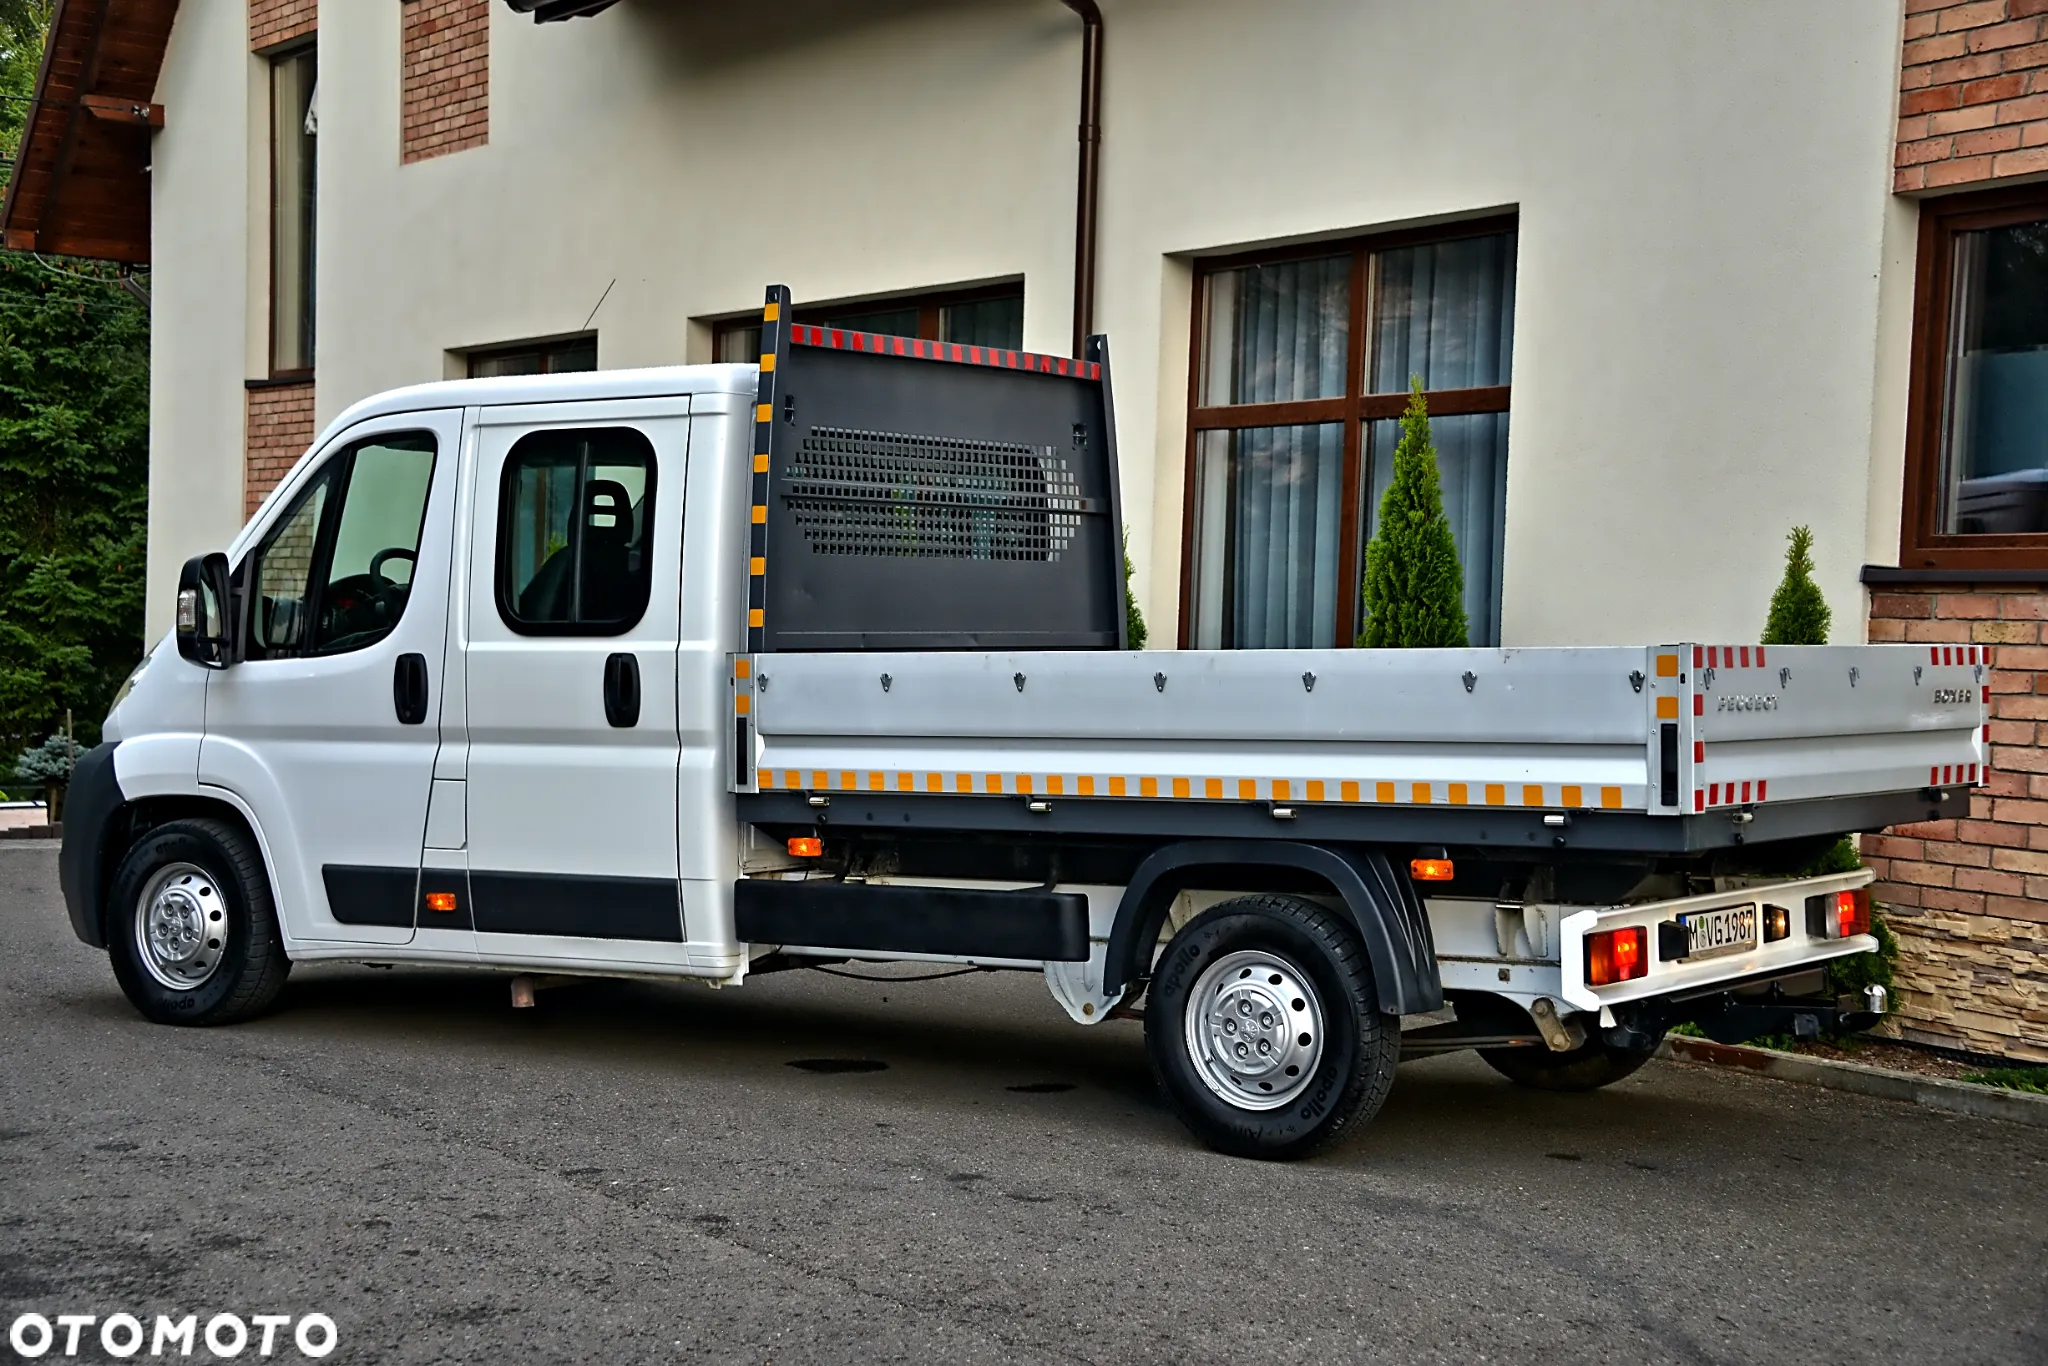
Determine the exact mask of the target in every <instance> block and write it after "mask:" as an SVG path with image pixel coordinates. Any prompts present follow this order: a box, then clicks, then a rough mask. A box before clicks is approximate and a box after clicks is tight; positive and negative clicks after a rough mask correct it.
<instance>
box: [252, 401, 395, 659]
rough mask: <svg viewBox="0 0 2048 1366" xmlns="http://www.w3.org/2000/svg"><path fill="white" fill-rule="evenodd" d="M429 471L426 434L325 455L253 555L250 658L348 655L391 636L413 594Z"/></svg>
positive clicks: (371, 442)
mask: <svg viewBox="0 0 2048 1366" xmlns="http://www.w3.org/2000/svg"><path fill="white" fill-rule="evenodd" d="M433 475H434V438H433V437H432V436H430V435H428V434H426V433H424V432H407V433H403V434H398V435H391V436H375V437H371V438H369V439H367V440H365V441H359V442H357V443H355V444H354V445H352V446H350V447H348V448H347V449H346V450H344V451H342V452H341V453H340V454H338V455H336V456H335V457H334V458H333V459H331V460H330V461H328V463H327V466H326V468H324V469H323V470H321V471H320V473H319V474H318V475H317V476H315V478H314V482H313V483H312V484H311V485H310V486H308V487H307V488H306V489H305V491H304V492H302V493H301V494H300V495H299V496H298V498H297V500H296V501H294V502H293V504H292V505H291V507H290V509H288V510H287V511H286V512H285V514H284V516H283V517H282V518H280V519H279V521H278V523H277V526H276V527H275V528H274V529H272V531H271V533H270V534H269V535H268V536H267V537H265V538H264V541H263V544H262V545H261V546H260V547H259V548H258V549H257V551H256V554H255V555H254V557H253V560H252V565H251V569H250V573H249V575H248V580H247V581H248V584H249V586H250V591H249V656H250V657H251V658H253V659H275V658H282V657H286V656H291V655H332V654H344V653H347V652H348V651H350V650H360V649H362V648H364V647H365V646H368V645H374V644H376V643H377V642H378V641H380V640H382V639H383V638H384V637H385V636H387V635H389V634H390V633H391V630H392V628H393V627H395V626H396V625H398V620H399V618H400V617H401V616H403V615H404V614H405V605H406V601H407V599H408V598H409V597H410V596H411V594H412V579H413V568H414V565H415V563H416V561H417V560H418V557H419V547H420V533H421V530H422V528H423V527H424V526H425V523H426V515H427V494H428V491H429V489H430V487H431V485H432V482H433Z"/></svg>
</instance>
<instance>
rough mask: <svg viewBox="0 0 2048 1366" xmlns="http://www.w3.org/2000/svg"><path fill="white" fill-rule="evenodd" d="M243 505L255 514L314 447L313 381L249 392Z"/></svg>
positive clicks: (244, 428)
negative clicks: (278, 484) (258, 506)
mask: <svg viewBox="0 0 2048 1366" xmlns="http://www.w3.org/2000/svg"><path fill="white" fill-rule="evenodd" d="M242 438H243V450H244V455H243V458H242V501H243V504H244V509H243V510H244V514H245V515H246V514H247V513H250V512H254V511H255V510H256V505H257V504H258V503H261V502H262V501H263V498H264V495H266V494H268V493H269V492H270V491H271V490H272V489H273V488H276V487H277V481H278V480H280V479H282V478H284V476H285V474H286V473H287V472H288V471H290V469H291V467H292V466H293V465H296V464H297V463H298V462H299V457H300V456H302V455H304V454H305V453H306V448H307V447H308V446H310V445H312V444H313V381H312V380H303V381H299V382H296V383H291V384H263V385H258V386H257V387H255V388H253V389H250V390H248V391H247V407H246V410H245V413H244V416H243V425H242Z"/></svg>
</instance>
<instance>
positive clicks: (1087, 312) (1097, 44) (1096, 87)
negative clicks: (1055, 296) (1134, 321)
mask: <svg viewBox="0 0 2048 1366" xmlns="http://www.w3.org/2000/svg"><path fill="white" fill-rule="evenodd" d="M1060 3H1062V4H1064V5H1065V6H1066V7H1067V8H1068V9H1070V10H1072V11H1073V12H1074V13H1076V14H1078V15H1080V16H1081V183H1080V187H1079V189H1078V190H1077V191H1076V192H1075V195H1074V355H1075V356H1077V357H1078V356H1080V355H1081V354H1082V352H1083V350H1084V349H1085V348H1086V347H1087V345H1088V334H1089V333H1090V332H1093V331H1094V330H1095V216H1096V205H1097V202H1098V191H1099V188H1100V186H1101V182H1102V11H1101V10H1100V9H1098V8H1096V5H1095V0H1060Z"/></svg>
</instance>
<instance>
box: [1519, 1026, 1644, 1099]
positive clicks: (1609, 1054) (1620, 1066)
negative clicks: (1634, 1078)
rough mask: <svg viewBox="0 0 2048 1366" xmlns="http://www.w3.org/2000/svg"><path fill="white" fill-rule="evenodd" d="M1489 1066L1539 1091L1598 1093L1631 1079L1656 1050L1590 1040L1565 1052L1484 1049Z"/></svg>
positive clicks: (1529, 1049)
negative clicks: (1624, 1079)
mask: <svg viewBox="0 0 2048 1366" xmlns="http://www.w3.org/2000/svg"><path fill="white" fill-rule="evenodd" d="M1479 1056H1480V1057H1481V1058H1483V1059H1485V1061H1486V1065H1487V1066H1488V1067H1491V1068H1492V1069H1493V1070H1494V1071H1496V1072H1498V1073H1500V1074H1501V1075H1502V1076H1504V1077H1506V1078H1507V1079H1508V1080H1509V1081H1511V1082H1513V1083H1515V1085H1517V1086H1527V1087H1530V1088H1532V1089H1534V1090H1537V1091H1597V1090H1599V1089H1600V1088H1601V1087H1603V1086H1612V1085H1613V1084H1614V1083H1615V1082H1618V1081H1620V1080H1621V1079H1622V1078H1624V1077H1627V1076H1631V1075H1633V1074H1634V1073H1635V1071H1636V1069H1637V1068H1639V1067H1641V1066H1642V1065H1643V1064H1644V1063H1646V1062H1648V1061H1649V1060H1650V1059H1651V1058H1652V1057H1654V1056H1656V1050H1655V1049H1648V1050H1645V1049H1636V1048H1617V1047H1615V1046H1614V1045H1613V1044H1609V1043H1603V1042H1601V1041H1600V1040H1599V1039H1590V1040H1588V1041H1587V1042H1585V1043H1583V1044H1581V1045H1580V1046H1579V1047H1577V1048H1574V1049H1571V1050H1570V1051H1568V1052H1564V1053H1553V1052H1551V1051H1550V1050H1549V1049H1547V1048H1537V1047H1525V1048H1482V1049H1480V1050H1479Z"/></svg>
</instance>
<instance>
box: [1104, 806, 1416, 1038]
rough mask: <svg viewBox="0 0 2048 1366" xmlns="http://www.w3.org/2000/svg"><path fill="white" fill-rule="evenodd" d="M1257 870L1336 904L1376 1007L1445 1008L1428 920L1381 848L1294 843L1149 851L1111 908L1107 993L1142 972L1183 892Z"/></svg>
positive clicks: (1217, 843)
mask: <svg viewBox="0 0 2048 1366" xmlns="http://www.w3.org/2000/svg"><path fill="white" fill-rule="evenodd" d="M1260 870H1266V871H1272V872H1278V871H1280V870H1288V871H1290V872H1291V873H1292V874H1294V875H1295V878H1296V879H1297V880H1298V879H1299V878H1300V877H1301V876H1304V875H1305V876H1306V877H1308V878H1309V879H1312V880H1313V881H1315V882H1318V883H1320V884H1322V885H1323V886H1324V887H1327V888H1328V890H1329V891H1330V892H1331V893H1332V894H1334V895H1335V896H1336V897H1337V898H1338V900H1339V901H1341V902H1342V903H1343V905H1344V909H1345V910H1346V911H1347V912H1348V913H1349V915H1350V917H1351V922H1352V924H1353V926H1354V927H1355V928H1356V929H1357V930H1358V936H1359V939H1360V940H1361V941H1362V942H1363V943H1364V945H1365V951H1366V957H1367V959H1368V960H1369V961H1370V962H1371V964H1372V972H1373V983H1374V987H1375V989H1376V991H1377V992H1378V994H1379V1005H1380V1010H1381V1012H1382V1013H1384V1014H1389V1015H1413V1014H1421V1013H1425V1012H1428V1011H1432V1010H1436V1009H1439V1008H1440V1007H1441V1006H1442V1005H1443V1003H1444V992H1443V981H1442V979H1441V977H1440V976H1439V974H1438V972H1437V966H1436V942H1435V940H1434V938H1433V937H1432V936H1431V934H1430V929H1429V917H1428V915H1427V914H1426V913H1425V912H1424V910H1423V906H1422V899H1421V898H1420V897H1419V896H1417V895H1416V893H1415V888H1414V886H1413V884H1411V883H1410V882H1409V881H1408V879H1407V878H1405V877H1402V876H1400V874H1399V873H1398V872H1397V871H1396V869H1395V867H1394V864H1393V862H1392V861H1391V860H1390V859H1389V858H1388V857H1387V856H1386V854H1385V853H1384V852H1382V851H1380V850H1378V849H1372V848H1359V847H1351V846H1338V845H1320V844H1304V843H1300V842H1296V841H1292V840H1191V841H1187V842H1185V843H1180V844H1170V845H1167V846H1166V847H1165V848H1163V849H1159V850H1155V851H1154V852H1153V853H1152V854H1150V855H1149V856H1148V857H1147V858H1146V859H1145V861H1144V862H1143V863H1141V864H1139V865H1138V869H1137V871H1136V872H1135V873H1133V874H1132V875H1131V881H1130V883H1129V884H1128V885H1127V886H1126V887H1125V888H1124V895H1123V899H1122V901H1121V902H1120V903H1119V904H1118V906H1117V912H1116V920H1115V922H1114V924H1113V925H1112V927H1111V929H1110V934H1109V945H1108V948H1107V950H1106V953H1105V957H1104V962H1103V989H1104V991H1105V992H1108V993H1110V994H1114V993H1116V992H1119V991H1121V990H1123V989H1124V988H1125V987H1126V986H1128V985H1130V984H1131V983H1133V982H1136V981H1138V980H1139V979H1141V978H1143V977H1145V976H1147V975H1148V974H1149V972H1150V970H1151V953H1150V950H1151V948H1152V946H1153V945H1155V944H1157V943H1158V941H1159V932H1160V930H1161V929H1162V928H1163V927H1164V926H1165V923H1166V917H1167V914H1168V912H1169V911H1170V910H1171V908H1172V906H1173V901H1174V898H1175V897H1177V896H1179V895H1180V893H1181V892H1183V891H1185V890H1187V889H1189V888H1192V887H1200V886H1203V885H1205V881H1207V880H1208V879H1213V878H1216V877H1217V876H1218V875H1219V874H1222V875H1224V876H1225V877H1226V878H1227V880H1228V881H1232V882H1237V881H1246V880H1254V881H1255V880H1256V875H1257V873H1258V872H1259V871H1260ZM1209 885H1214V884H1213V883H1209Z"/></svg>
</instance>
